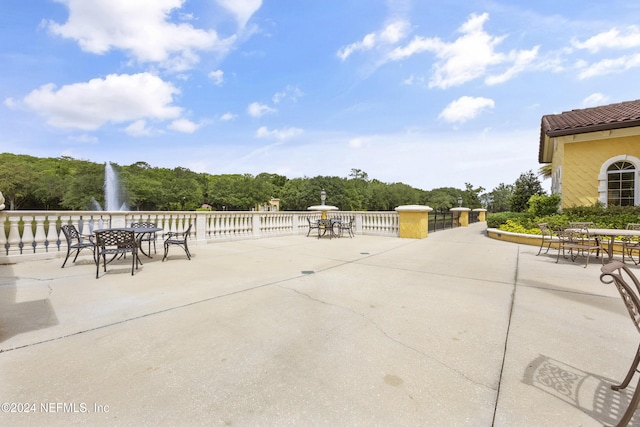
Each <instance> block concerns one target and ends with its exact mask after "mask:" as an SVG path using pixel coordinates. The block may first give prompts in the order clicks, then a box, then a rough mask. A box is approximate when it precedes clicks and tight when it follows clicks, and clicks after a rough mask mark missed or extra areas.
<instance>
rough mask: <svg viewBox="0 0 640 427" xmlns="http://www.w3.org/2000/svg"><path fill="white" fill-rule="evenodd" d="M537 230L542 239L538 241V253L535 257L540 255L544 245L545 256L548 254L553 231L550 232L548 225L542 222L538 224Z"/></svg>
mask: <svg viewBox="0 0 640 427" xmlns="http://www.w3.org/2000/svg"><path fill="white" fill-rule="evenodd" d="M538 228H539V229H540V233H541V234H542V238H541V240H540V249H539V250H538V253H537V254H536V256H538V255H540V252H542V248H543V247H544V246H545V245H547V250H546V251H545V254H546V253H548V252H549V249H550V248H551V242H553V230H551V227H549V224H548V223H546V222H542V223H540V224H538Z"/></svg>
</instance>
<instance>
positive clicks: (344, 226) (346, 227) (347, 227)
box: [338, 218, 355, 238]
mask: <svg viewBox="0 0 640 427" xmlns="http://www.w3.org/2000/svg"><path fill="white" fill-rule="evenodd" d="M338 227H339V229H340V237H342V235H343V234H344V232H345V231H346V232H347V234H349V238H351V237H354V236H355V234H354V232H353V218H351V219H349V221H345V220H342V221H341V222H339V223H338Z"/></svg>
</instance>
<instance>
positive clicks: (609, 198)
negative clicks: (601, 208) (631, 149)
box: [598, 154, 640, 206]
mask: <svg viewBox="0 0 640 427" xmlns="http://www.w3.org/2000/svg"><path fill="white" fill-rule="evenodd" d="M638 170H640V159H639V158H637V157H635V156H631V155H629V154H621V155H618V156H614V157H611V158H610V159H608V160H607V161H605V162H604V163H602V165H601V166H600V173H599V174H598V181H599V184H598V194H599V195H598V201H599V202H600V203H602V204H603V205H605V206H633V205H639V204H640V185H639V184H638Z"/></svg>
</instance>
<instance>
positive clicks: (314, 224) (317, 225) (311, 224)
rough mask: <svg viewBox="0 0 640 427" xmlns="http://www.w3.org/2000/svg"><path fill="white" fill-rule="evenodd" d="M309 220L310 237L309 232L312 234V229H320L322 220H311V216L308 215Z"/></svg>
mask: <svg viewBox="0 0 640 427" xmlns="http://www.w3.org/2000/svg"><path fill="white" fill-rule="evenodd" d="M307 222H308V223H309V231H307V237H309V234H311V230H318V231H320V222H318V221H311V218H309V217H307Z"/></svg>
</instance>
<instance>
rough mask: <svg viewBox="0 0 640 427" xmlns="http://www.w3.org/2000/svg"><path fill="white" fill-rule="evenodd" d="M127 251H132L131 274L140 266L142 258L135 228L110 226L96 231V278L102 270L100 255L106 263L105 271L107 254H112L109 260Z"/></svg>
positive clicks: (105, 264)
mask: <svg viewBox="0 0 640 427" xmlns="http://www.w3.org/2000/svg"><path fill="white" fill-rule="evenodd" d="M127 253H131V255H132V256H131V275H132V276H133V274H134V267H135V269H137V268H138V264H142V262H140V258H139V257H138V240H137V239H136V233H135V232H134V231H133V230H128V229H123V228H108V229H105V230H98V231H96V251H95V261H96V279H97V278H98V273H99V272H100V257H102V262H103V265H104V271H105V272H106V271H107V255H112V258H111V260H110V261H109V262H111V261H112V260H113V259H115V258H116V257H117V256H118V255H121V256H125V255H126V254H127Z"/></svg>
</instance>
